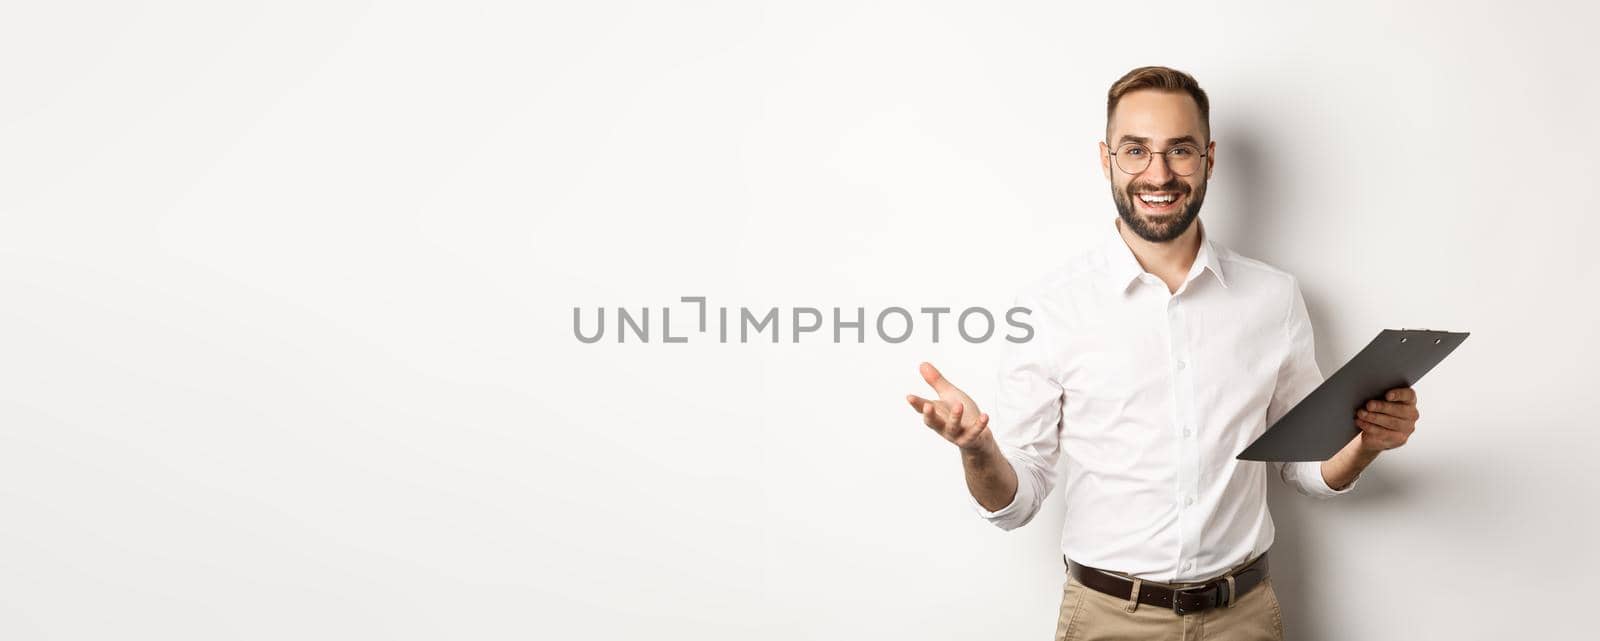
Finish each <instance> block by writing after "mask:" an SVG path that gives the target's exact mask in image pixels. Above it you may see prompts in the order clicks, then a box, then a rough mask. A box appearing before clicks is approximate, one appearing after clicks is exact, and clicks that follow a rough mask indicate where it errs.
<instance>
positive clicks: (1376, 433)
mask: <svg viewBox="0 0 1600 641" xmlns="http://www.w3.org/2000/svg"><path fill="white" fill-rule="evenodd" d="M1356 427H1358V428H1360V429H1361V438H1363V439H1366V440H1367V441H1368V442H1369V443H1372V444H1374V445H1378V446H1381V447H1382V449H1386V450H1390V449H1394V448H1397V447H1400V446H1401V445H1405V444H1406V440H1407V439H1408V438H1410V437H1409V436H1407V435H1405V434H1402V433H1400V432H1397V431H1395V430H1391V429H1389V428H1387V427H1383V426H1381V425H1378V424H1376V423H1369V422H1367V421H1356Z"/></svg>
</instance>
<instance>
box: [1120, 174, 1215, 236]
mask: <svg viewBox="0 0 1600 641" xmlns="http://www.w3.org/2000/svg"><path fill="white" fill-rule="evenodd" d="M1151 191H1165V192H1173V193H1176V194H1180V195H1181V196H1183V197H1186V200H1185V201H1184V205H1183V209H1182V210H1181V211H1178V212H1174V213H1171V214H1167V215H1165V216H1156V217H1151V216H1145V215H1143V214H1140V213H1139V211H1138V210H1137V209H1136V208H1135V207H1134V203H1133V199H1134V198H1138V195H1139V194H1140V193H1143V192H1151ZM1111 199H1112V200H1114V201H1116V203H1117V215H1118V216H1120V217H1121V218H1122V223H1123V224H1124V225H1127V226H1128V228H1129V229H1132V230H1133V233H1135V234H1138V235H1139V237H1140V238H1143V239H1145V240H1147V241H1149V242H1152V243H1165V242H1168V241H1171V240H1172V239H1174V238H1177V237H1179V236H1182V235H1183V232H1185V231H1188V230H1189V225H1190V224H1192V223H1193V222H1194V219H1195V218H1198V217H1199V216H1200V205H1202V204H1204V203H1205V200H1206V187H1205V184H1204V183H1202V184H1201V185H1200V188H1199V189H1198V190H1193V192H1192V193H1191V190H1190V189H1189V185H1188V184H1187V183H1185V182H1183V181H1181V180H1178V179H1177V178H1176V177H1174V178H1173V179H1172V180H1169V181H1167V183H1166V184H1164V185H1152V184H1149V183H1139V182H1130V183H1128V186H1127V187H1126V188H1124V189H1121V190H1119V189H1117V187H1116V185H1112V186H1111Z"/></svg>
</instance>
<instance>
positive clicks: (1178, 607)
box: [1172, 584, 1217, 616]
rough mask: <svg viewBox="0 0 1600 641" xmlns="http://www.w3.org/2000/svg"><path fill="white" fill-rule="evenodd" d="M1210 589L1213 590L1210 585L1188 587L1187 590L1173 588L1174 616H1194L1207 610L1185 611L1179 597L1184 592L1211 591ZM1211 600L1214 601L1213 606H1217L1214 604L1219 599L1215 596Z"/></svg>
mask: <svg viewBox="0 0 1600 641" xmlns="http://www.w3.org/2000/svg"><path fill="white" fill-rule="evenodd" d="M1209 589H1211V587H1210V586H1209V585H1207V584H1202V585H1196V586H1191V587H1187V588H1172V612H1173V613H1174V614H1177V615H1178V616H1183V615H1185V614H1194V613H1196V612H1202V611H1204V610H1205V609H1206V607H1205V606H1202V607H1201V608H1200V609H1198V610H1185V609H1184V608H1183V605H1182V604H1181V599H1179V597H1180V596H1181V595H1182V594H1183V593H1184V592H1198V591H1203V590H1209ZM1211 600H1212V601H1213V604H1212V605H1215V603H1214V602H1215V601H1216V600H1217V598H1216V597H1215V596H1213V597H1212V599H1211Z"/></svg>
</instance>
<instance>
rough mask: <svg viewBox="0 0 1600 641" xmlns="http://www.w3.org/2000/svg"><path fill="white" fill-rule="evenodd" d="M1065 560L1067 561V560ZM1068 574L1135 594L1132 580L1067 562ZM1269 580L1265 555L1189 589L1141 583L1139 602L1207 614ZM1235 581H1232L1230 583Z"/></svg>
mask: <svg viewBox="0 0 1600 641" xmlns="http://www.w3.org/2000/svg"><path fill="white" fill-rule="evenodd" d="M1062 559H1064V560H1067V559H1066V557H1062ZM1067 568H1068V569H1067V572H1068V574H1070V575H1071V576H1072V578H1074V579H1077V580H1078V582H1079V583H1082V584H1083V585H1084V586H1086V587H1089V588H1092V589H1094V590H1096V591H1099V592H1104V593H1106V594H1109V595H1111V596H1114V597H1118V598H1122V599H1126V598H1128V596H1129V595H1131V594H1132V593H1133V581H1131V580H1128V579H1124V578H1122V577H1120V576H1117V575H1115V574H1112V573H1110V572H1106V571H1104V570H1097V569H1095V568H1091V567H1089V566H1087V565H1079V564H1078V563H1077V562H1076V561H1072V560H1067ZM1266 578H1267V555H1266V553H1262V554H1261V556H1259V557H1256V560H1254V561H1251V562H1250V564H1249V565H1246V566H1245V567H1244V569H1241V570H1239V571H1238V572H1234V573H1233V574H1232V575H1226V576H1222V577H1218V578H1215V579H1212V580H1210V581H1207V582H1205V583H1203V584H1201V585H1196V586H1194V587H1187V588H1176V589H1174V588H1167V587H1162V586H1160V585H1154V584H1151V583H1145V582H1142V581H1141V582H1140V584H1139V602H1140V603H1143V604H1146V605H1153V606H1156V607H1158V608H1170V609H1171V610H1172V611H1173V612H1176V613H1178V614H1192V613H1195V612H1204V611H1206V610H1209V609H1211V608H1220V607H1224V606H1226V607H1232V606H1233V604H1234V603H1235V602H1237V601H1238V600H1239V597H1242V596H1244V595H1246V594H1248V593H1249V592H1250V590H1252V589H1254V588H1255V587H1256V586H1257V585H1260V584H1261V582H1262V581H1263V580H1265V579H1266ZM1229 579H1232V580H1229Z"/></svg>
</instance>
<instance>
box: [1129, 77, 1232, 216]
mask: <svg viewBox="0 0 1600 641" xmlns="http://www.w3.org/2000/svg"><path fill="white" fill-rule="evenodd" d="M1106 129H1107V132H1106V133H1107V136H1106V140H1107V141H1109V142H1110V145H1109V146H1108V145H1107V144H1106V143H1104V142H1102V143H1100V166H1101V169H1103V170H1104V171H1105V172H1106V177H1107V178H1109V179H1110V180H1111V199H1112V200H1114V201H1116V203H1117V215H1119V216H1121V217H1122V222H1123V224H1124V225H1126V226H1127V227H1128V228H1129V229H1132V230H1133V232H1134V233H1136V234H1138V235H1139V237H1140V238H1143V239H1145V240H1147V241H1150V242H1153V243H1164V242H1168V241H1170V240H1172V239H1174V238H1177V237H1179V236H1182V235H1183V232H1184V231H1186V230H1188V229H1189V225H1190V224H1191V223H1193V222H1194V219H1195V218H1196V217H1198V216H1199V215H1200V205H1201V203H1203V202H1204V201H1205V196H1206V181H1207V180H1210V179H1211V168H1212V164H1213V160H1214V159H1215V156H1216V143H1213V142H1211V141H1210V140H1208V137H1209V133H1208V132H1207V131H1206V130H1205V125H1204V124H1203V122H1202V121H1201V119H1200V107H1199V105H1197V104H1195V102H1194V98H1191V97H1190V96H1189V94H1187V93H1183V92H1175V91H1157V90H1148V89H1147V90H1140V91H1134V92H1132V93H1129V94H1126V95H1124V96H1123V97H1122V100H1121V101H1119V102H1118V103H1117V109H1116V111H1115V112H1113V113H1112V116H1111V122H1110V123H1107V127H1106ZM1127 143H1140V144H1142V145H1144V147H1145V149H1147V150H1149V152H1150V153H1149V154H1148V158H1147V159H1148V161H1149V166H1148V167H1146V168H1144V170H1143V171H1140V172H1139V173H1137V174H1129V173H1128V172H1126V171H1124V170H1123V169H1122V168H1121V167H1119V163H1120V165H1121V166H1123V167H1127V166H1133V164H1134V162H1133V161H1134V160H1135V157H1134V156H1129V155H1128V154H1126V153H1125V152H1122V151H1119V148H1121V147H1122V146H1123V145H1125V144H1127ZM1180 145H1189V146H1191V147H1192V148H1193V149H1194V150H1197V151H1199V152H1200V153H1204V154H1205V157H1204V158H1200V159H1199V160H1198V167H1197V168H1195V169H1194V170H1193V171H1192V172H1191V173H1190V174H1189V175H1188V176H1180V175H1178V174H1177V173H1175V172H1174V171H1173V168H1172V167H1171V166H1169V164H1170V161H1172V160H1173V159H1172V158H1171V157H1168V156H1165V155H1164V153H1165V152H1167V151H1169V150H1171V149H1173V148H1174V147H1177V146H1180ZM1112 152H1117V157H1116V158H1113V157H1112V155H1111V154H1112ZM1163 200H1165V201H1166V202H1161V201H1163ZM1151 201H1155V202H1151Z"/></svg>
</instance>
